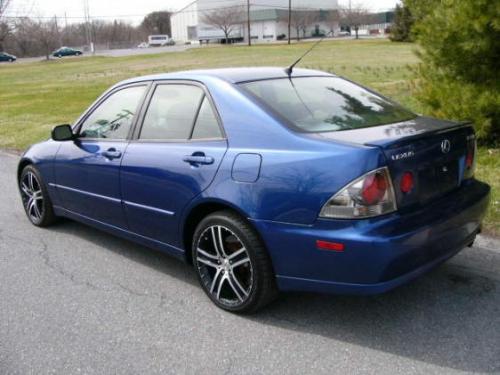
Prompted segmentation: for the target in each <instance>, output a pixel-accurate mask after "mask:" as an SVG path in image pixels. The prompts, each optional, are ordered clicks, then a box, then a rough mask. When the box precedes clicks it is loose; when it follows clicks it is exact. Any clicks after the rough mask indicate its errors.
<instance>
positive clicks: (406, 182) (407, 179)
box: [399, 172, 413, 193]
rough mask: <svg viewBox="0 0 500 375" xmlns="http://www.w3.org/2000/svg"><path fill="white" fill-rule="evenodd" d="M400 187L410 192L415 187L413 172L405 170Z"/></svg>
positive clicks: (403, 190) (404, 191)
mask: <svg viewBox="0 0 500 375" xmlns="http://www.w3.org/2000/svg"><path fill="white" fill-rule="evenodd" d="M399 188H400V189H401V191H402V192H403V193H409V192H410V191H411V189H413V173H411V172H405V173H404V174H403V177H401V182H400V183H399Z"/></svg>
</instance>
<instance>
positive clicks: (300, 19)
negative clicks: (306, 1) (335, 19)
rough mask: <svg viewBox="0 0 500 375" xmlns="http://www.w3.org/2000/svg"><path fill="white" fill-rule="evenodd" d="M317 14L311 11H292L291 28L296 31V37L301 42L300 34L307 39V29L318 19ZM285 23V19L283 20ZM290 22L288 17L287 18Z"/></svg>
mask: <svg viewBox="0 0 500 375" xmlns="http://www.w3.org/2000/svg"><path fill="white" fill-rule="evenodd" d="M317 16H318V15H317V12H315V11H309V10H301V9H294V10H292V14H291V18H290V26H291V28H292V29H294V30H295V36H296V38H297V40H300V34H301V33H302V37H304V38H305V37H306V32H307V28H308V27H309V26H311V24H312V23H313V22H314V21H315V20H316V19H317ZM283 21H285V19H283ZM286 22H288V17H287V18H286Z"/></svg>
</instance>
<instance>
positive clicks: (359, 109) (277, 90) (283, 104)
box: [242, 77, 415, 132]
mask: <svg viewBox="0 0 500 375" xmlns="http://www.w3.org/2000/svg"><path fill="white" fill-rule="evenodd" d="M242 86H243V87H244V88H245V89H246V90H248V91H249V92H250V93H251V94H252V95H254V96H255V97H257V98H258V99H259V100H260V101H261V102H262V103H263V105H264V106H268V107H270V108H271V109H272V110H273V111H275V112H277V113H278V114H279V115H280V116H282V117H283V118H285V119H286V120H287V121H288V123H289V124H291V125H292V126H293V127H294V128H295V129H296V130H298V131H302V132H327V131H341V130H349V129H358V128H366V127H370V126H377V125H384V124H390V123H395V122H401V121H406V120H409V119H412V118H415V114H413V113H412V112H410V111H408V110H406V109H404V108H402V107H401V106H399V105H398V104H396V103H394V102H392V101H389V100H388V99H385V98H383V97H381V96H379V95H376V94H374V93H372V92H370V91H368V90H366V89H364V88H362V87H360V86H358V85H355V84H353V83H351V82H349V81H346V80H344V79H342V78H338V77H298V78H292V79H288V78H283V79H281V78H280V79H272V80H263V81H254V82H249V83H244V84H242Z"/></svg>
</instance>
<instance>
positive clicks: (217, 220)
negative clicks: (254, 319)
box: [192, 211, 277, 313]
mask: <svg viewBox="0 0 500 375" xmlns="http://www.w3.org/2000/svg"><path fill="white" fill-rule="evenodd" d="M192 253H193V263H194V267H195V270H196V272H197V276H198V280H199V282H200V284H201V286H202V288H203V290H204V291H205V293H206V294H207V295H208V297H209V298H210V299H211V300H212V301H213V302H214V303H215V304H216V305H217V306H219V307H220V308H222V309H224V310H228V311H232V312H239V313H249V312H254V311H256V310H258V309H260V308H262V307H263V306H265V305H266V304H268V303H269V302H271V301H272V300H273V299H274V298H275V296H276V294H277V287H276V281H275V277H274V272H273V270H272V266H271V261H270V259H269V255H268V253H267V251H266V249H265V248H264V245H263V243H262V241H261V240H260V239H259V237H258V235H257V233H256V232H255V230H254V229H253V228H252V227H251V226H250V225H249V224H248V223H247V222H246V221H245V220H244V219H243V218H241V217H240V216H239V215H237V214H235V213H233V212H231V211H219V212H216V213H213V214H211V215H209V216H207V217H206V218H205V219H203V220H202V221H201V223H200V224H199V225H198V227H197V229H196V231H195V234H194V241H193V249H192Z"/></svg>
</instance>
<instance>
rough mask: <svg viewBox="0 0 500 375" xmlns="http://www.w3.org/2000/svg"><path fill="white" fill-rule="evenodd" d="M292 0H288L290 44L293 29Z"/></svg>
mask: <svg viewBox="0 0 500 375" xmlns="http://www.w3.org/2000/svg"><path fill="white" fill-rule="evenodd" d="M291 24H292V0H288V44H290V33H291V31H292V26H291Z"/></svg>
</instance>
